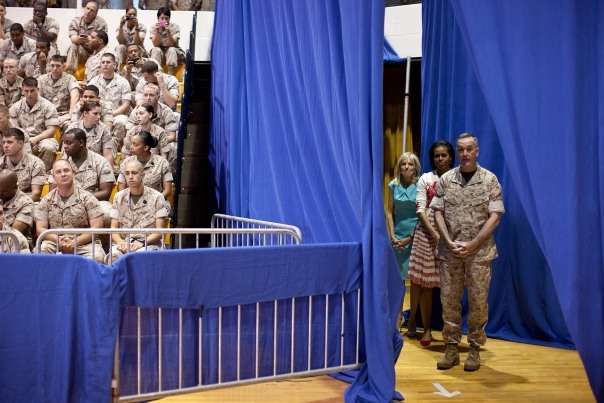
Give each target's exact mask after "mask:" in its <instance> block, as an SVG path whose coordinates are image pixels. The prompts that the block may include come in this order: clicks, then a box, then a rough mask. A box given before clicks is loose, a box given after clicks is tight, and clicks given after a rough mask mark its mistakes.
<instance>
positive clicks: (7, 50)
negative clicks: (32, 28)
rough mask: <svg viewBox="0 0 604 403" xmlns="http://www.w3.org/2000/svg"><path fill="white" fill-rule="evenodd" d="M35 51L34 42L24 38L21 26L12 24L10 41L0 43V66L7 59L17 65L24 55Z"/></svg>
mask: <svg viewBox="0 0 604 403" xmlns="http://www.w3.org/2000/svg"><path fill="white" fill-rule="evenodd" d="M35 51H36V41H34V40H33V39H29V38H26V37H25V34H24V33H23V26H22V25H21V24H13V25H12V26H11V27H10V39H6V40H4V41H2V42H0V65H2V63H3V62H4V60H6V59H8V58H9V57H10V58H12V59H15V60H16V61H17V63H18V62H19V60H20V59H21V57H22V56H23V55H24V54H26V53H31V52H35Z"/></svg>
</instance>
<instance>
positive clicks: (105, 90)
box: [88, 74, 132, 153]
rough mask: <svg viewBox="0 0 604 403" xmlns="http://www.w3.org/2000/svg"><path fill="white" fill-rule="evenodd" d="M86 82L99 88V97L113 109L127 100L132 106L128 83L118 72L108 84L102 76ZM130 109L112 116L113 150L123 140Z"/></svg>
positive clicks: (116, 148) (117, 147)
mask: <svg viewBox="0 0 604 403" xmlns="http://www.w3.org/2000/svg"><path fill="white" fill-rule="evenodd" d="M88 84H89V85H94V86H96V87H97V88H98V89H99V96H100V97H101V99H102V100H103V101H107V102H110V103H111V107H112V108H113V110H114V111H115V110H117V109H118V108H119V107H121V106H122V101H128V102H130V105H131V106H132V94H131V92H130V83H128V80H126V79H125V78H124V77H122V76H120V75H119V74H114V76H113V79H112V80H111V82H109V84H107V82H106V81H105V79H104V78H103V76H96V77H95V78H93V79H92V80H90V81H89V82H88ZM131 110H132V109H131V108H129V109H128V110H127V111H126V114H122V115H118V116H114V117H113V137H114V139H113V142H114V145H115V150H114V151H115V152H116V153H117V150H118V149H119V145H120V143H121V142H122V141H123V140H124V136H125V135H126V122H127V121H128V115H129V113H130V111H131Z"/></svg>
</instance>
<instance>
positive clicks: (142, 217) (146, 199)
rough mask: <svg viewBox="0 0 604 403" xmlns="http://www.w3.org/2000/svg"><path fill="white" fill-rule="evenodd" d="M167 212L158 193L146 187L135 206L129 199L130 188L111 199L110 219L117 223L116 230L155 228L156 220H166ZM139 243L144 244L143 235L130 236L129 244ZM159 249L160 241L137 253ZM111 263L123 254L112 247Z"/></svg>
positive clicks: (134, 234) (115, 247) (162, 198)
mask: <svg viewBox="0 0 604 403" xmlns="http://www.w3.org/2000/svg"><path fill="white" fill-rule="evenodd" d="M167 217H168V211H167V210H166V207H165V200H164V197H163V196H162V195H161V193H160V192H158V191H156V190H153V189H151V188H149V187H147V186H145V187H144V190H143V194H142V196H141V198H140V199H139V200H138V202H137V203H136V204H134V202H133V201H132V199H131V197H130V188H126V189H124V190H122V191H120V192H118V193H117V194H116V195H115V197H114V198H113V206H112V208H111V218H113V219H116V220H117V221H118V228H142V229H146V228H155V220H156V219H157V218H163V219H166V218H167ZM134 241H139V242H142V243H143V244H144V243H145V234H143V233H133V234H131V235H130V242H134ZM159 249H161V240H160V241H158V242H156V243H154V244H151V245H149V244H148V245H147V247H146V248H145V247H144V246H143V247H142V248H140V249H137V251H141V252H142V251H145V250H159ZM111 255H112V259H113V261H115V260H117V259H119V258H120V257H121V256H123V254H122V253H121V252H120V251H119V250H117V246H116V245H114V246H113V247H112V249H111Z"/></svg>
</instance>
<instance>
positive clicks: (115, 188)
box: [109, 182, 118, 203]
mask: <svg viewBox="0 0 604 403" xmlns="http://www.w3.org/2000/svg"><path fill="white" fill-rule="evenodd" d="M117 192H118V190H117V182H115V183H114V184H113V189H111V196H109V201H110V202H111V203H113V198H114V197H115V194H116V193H117Z"/></svg>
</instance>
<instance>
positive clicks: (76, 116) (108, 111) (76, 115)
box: [71, 100, 113, 126]
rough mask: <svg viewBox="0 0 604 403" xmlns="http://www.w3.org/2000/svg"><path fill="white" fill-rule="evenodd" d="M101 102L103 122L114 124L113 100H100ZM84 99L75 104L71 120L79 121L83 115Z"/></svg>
mask: <svg viewBox="0 0 604 403" xmlns="http://www.w3.org/2000/svg"><path fill="white" fill-rule="evenodd" d="M99 104H101V122H103V123H105V125H107V123H109V124H111V125H112V126H113V106H112V105H111V102H107V101H103V100H100V101H99ZM81 109H82V101H81V100H80V102H78V103H77V104H75V105H74V107H73V110H72V111H71V122H72V123H73V122H77V121H78V120H80V118H81V117H82V112H81V111H80V110H81Z"/></svg>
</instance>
